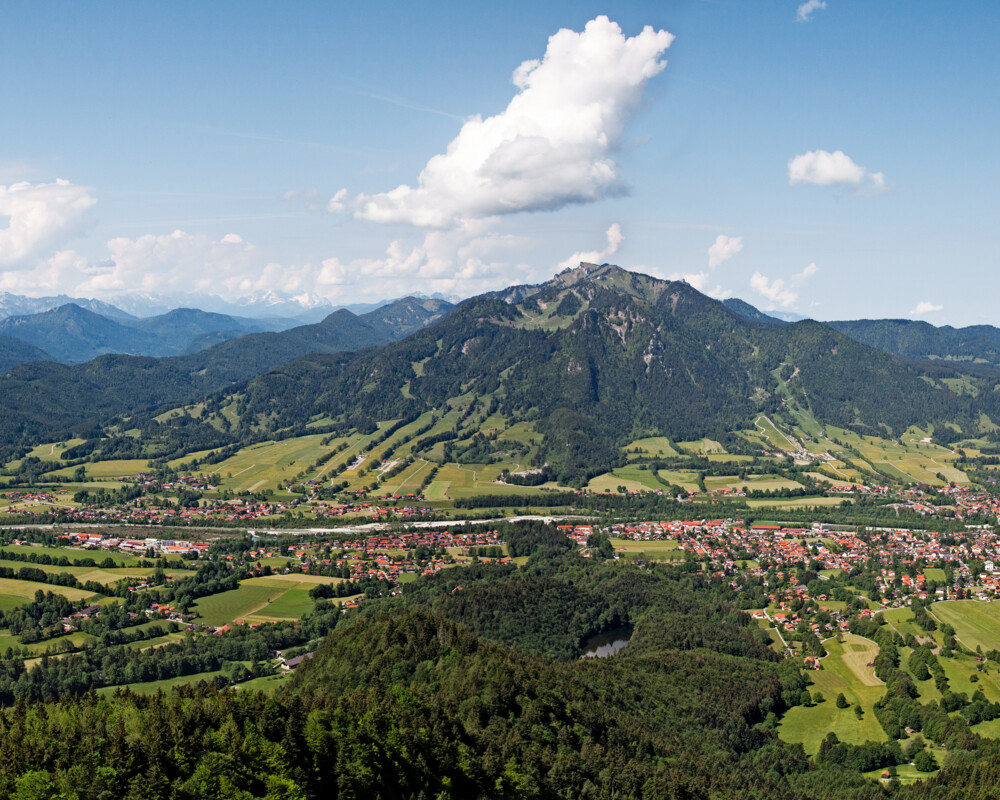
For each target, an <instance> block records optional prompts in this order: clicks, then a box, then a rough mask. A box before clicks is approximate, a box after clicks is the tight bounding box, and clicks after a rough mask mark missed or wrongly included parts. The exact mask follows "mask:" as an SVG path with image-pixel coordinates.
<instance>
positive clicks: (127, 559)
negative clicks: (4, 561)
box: [0, 544, 142, 569]
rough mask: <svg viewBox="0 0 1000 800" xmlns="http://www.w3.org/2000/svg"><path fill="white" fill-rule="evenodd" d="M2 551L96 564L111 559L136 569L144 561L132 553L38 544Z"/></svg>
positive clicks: (23, 545) (11, 546)
mask: <svg viewBox="0 0 1000 800" xmlns="http://www.w3.org/2000/svg"><path fill="white" fill-rule="evenodd" d="M0 549H2V550H6V551H7V552H10V553H35V554H37V555H39V556H41V555H46V556H49V557H50V558H52V559H59V558H66V559H69V560H70V561H73V559H83V558H92V559H94V563H95V564H100V563H101V562H102V561H104V560H105V559H107V558H110V559H111V560H112V561H114V562H115V564H116V565H117V566H120V567H134V566H137V565H138V564H139V562H140V561H142V558H140V557H139V556H134V555H131V554H130V553H116V552H113V551H108V550H85V549H83V548H82V547H49V546H47V545H38V544H5V545H2V546H0ZM25 564H26V566H39V565H36V564H31V563H29V562H25ZM91 569H92V568H91Z"/></svg>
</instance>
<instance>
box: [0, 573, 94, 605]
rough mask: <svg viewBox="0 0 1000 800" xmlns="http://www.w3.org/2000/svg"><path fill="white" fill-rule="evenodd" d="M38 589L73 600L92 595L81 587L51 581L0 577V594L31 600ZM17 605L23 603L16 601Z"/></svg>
mask: <svg viewBox="0 0 1000 800" xmlns="http://www.w3.org/2000/svg"><path fill="white" fill-rule="evenodd" d="M39 590H41V591H43V592H52V593H53V594H61V595H62V596H63V597H66V598H68V599H69V600H73V601H76V600H83V599H85V598H87V597H93V593H92V592H87V591H84V590H83V589H71V588H70V587H68V586H57V585H55V584H52V583H38V582H36V581H19V580H17V579H16V578H0V595H4V596H6V597H13V598H23V599H24V600H32V599H33V598H34V597H35V592H37V591H39ZM17 605H23V602H22V603H18V604H17Z"/></svg>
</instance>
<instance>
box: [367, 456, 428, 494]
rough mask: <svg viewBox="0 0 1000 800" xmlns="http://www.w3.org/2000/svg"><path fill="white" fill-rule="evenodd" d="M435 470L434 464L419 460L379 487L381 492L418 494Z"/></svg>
mask: <svg viewBox="0 0 1000 800" xmlns="http://www.w3.org/2000/svg"><path fill="white" fill-rule="evenodd" d="M432 469H434V464H433V462H430V461H424V460H423V459H422V458H420V459H417V460H416V461H414V462H413V464H411V465H410V466H409V467H407V468H406V469H405V470H403V471H402V472H401V473H399V474H398V475H397V476H396V477H394V478H389V479H388V480H385V481H383V482H382V483H381V484H380V485H379V491H380V492H385V493H392V494H401V495H407V494H417V493H418V492H420V487H421V485H422V484H423V482H424V478H426V477H427V475H428V474H429V473H430V471H431V470H432Z"/></svg>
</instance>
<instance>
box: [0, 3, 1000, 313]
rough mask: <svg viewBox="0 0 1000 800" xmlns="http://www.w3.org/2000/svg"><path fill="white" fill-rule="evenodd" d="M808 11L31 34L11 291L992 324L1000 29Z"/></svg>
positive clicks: (196, 17) (839, 6) (13, 129)
mask: <svg viewBox="0 0 1000 800" xmlns="http://www.w3.org/2000/svg"><path fill="white" fill-rule="evenodd" d="M801 6H803V3H801V2H795V1H794V0H793V2H784V0H780V1H779V0H767V1H766V2H758V1H757V0H746V2H735V1H734V2H727V1H726V0H718V1H717V2H710V1H709V0H700V1H697V2H671V1H670V0H660V1H659V2H649V3H639V2H634V3H628V2H618V3H615V4H614V5H613V7H609V6H607V5H601V4H596V3H589V2H572V3H569V2H546V3H527V2H509V3H506V4H502V5H499V4H474V5H473V4H467V3H424V4H412V3H411V4H402V3H384V2H383V3H379V2H373V3H366V4H363V5H358V6H350V7H349V6H348V5H347V4H340V3H336V4H333V3H294V2H291V3H283V4H280V6H279V5H278V4H274V3H255V2H239V3H235V2H234V3H225V2H219V3H211V4H207V3H193V2H190V3H185V2H174V3H169V4H167V3H163V4H137V3H131V2H128V3H125V2H123V3H111V2H108V3H103V4H100V5H98V4H82V3H73V2H62V3H51V2H38V3H32V4H22V6H21V7H19V8H17V9H16V11H8V14H7V16H6V18H5V20H4V24H3V26H0V71H2V77H3V80H2V81H0V108H3V109H4V110H5V111H4V114H3V121H2V122H0V186H3V187H4V188H3V189H0V290H6V291H14V292H19V293H24V294H32V295H42V294H53V293H56V292H66V293H69V294H75V295H85V296H100V297H106V298H108V297H116V296H119V295H122V294H127V293H129V292H132V291H144V292H150V293H164V294H173V295H181V294H184V293H196V294H202V295H204V294H218V295H221V296H225V297H237V296H247V295H254V294H262V293H265V292H277V293H281V294H287V295H294V296H300V297H303V298H304V297H323V298H327V299H329V300H331V301H332V302H334V303H350V302H356V301H368V300H373V299H378V298H382V297H392V296H400V295H402V294H405V293H407V292H411V291H423V292H425V293H428V294H430V293H432V292H443V293H445V294H448V295H453V294H454V295H460V296H467V295H471V294H475V293H478V292H480V291H483V290H486V289H492V288H498V287H499V286H503V285H506V284H509V283H515V282H525V281H532V282H533V281H539V280H544V279H546V278H547V277H549V276H551V275H552V274H553V273H554V272H556V271H558V270H559V269H560V268H561V265H565V264H568V263H572V259H573V258H574V257H575V256H584V257H591V256H592V257H594V258H596V259H598V260H601V261H604V260H607V261H612V262H614V263H618V264H621V265H622V266H624V267H626V268H630V269H637V270H641V271H645V272H649V273H651V274H655V275H660V276H664V277H667V276H671V277H681V276H684V277H686V278H687V279H688V280H689V281H690V282H691V283H692V284H694V285H696V286H698V287H699V288H701V289H703V290H704V291H707V292H711V293H713V294H715V295H716V296H728V295H735V296H739V297H743V298H745V299H747V300H748V301H750V302H752V303H755V304H756V305H758V306H760V307H762V308H773V309H779V310H786V311H795V312H798V313H801V314H804V315H808V316H815V317H817V318H821V319H843V318H857V317H866V316H867V317H917V318H923V319H927V320H929V321H931V322H935V323H937V324H943V323H946V322H947V323H951V324H956V325H962V324H975V323H982V322H989V323H994V324H1000V312H997V311H996V310H995V309H994V304H993V303H992V302H991V299H992V298H991V297H990V294H991V293H990V292H989V291H984V289H987V287H989V286H990V284H991V278H992V276H993V273H994V270H995V263H996V260H997V257H996V252H997V245H996V233H995V226H996V219H997V217H998V213H997V212H998V210H1000V209H998V202H997V199H996V186H997V184H998V180H997V179H998V177H1000V175H998V172H1000V166H998V158H997V154H996V146H995V144H994V139H995V132H996V130H997V128H998V124H997V123H998V122H1000V120H998V117H1000V109H998V107H997V104H996V102H994V98H995V97H997V96H998V91H997V90H998V86H997V83H998V81H1000V69H998V66H1000V64H998V63H997V62H998V60H1000V55H998V49H997V48H996V47H995V45H994V42H993V41H992V39H993V31H995V30H996V27H997V23H998V22H1000V7H998V6H996V5H995V4H993V3H987V2H959V3H953V4H943V3H939V2H938V3H932V2H920V1H919V0H910V1H909V2H907V1H905V0H900V1H898V2H891V1H889V0H886V1H885V2H881V1H879V2H870V1H868V0H865V1H862V0H826V2H825V4H824V3H813V4H811V6H809V7H806V8H804V9H803V11H802V13H801V14H800V12H799V9H800V7H801ZM601 15H607V16H608V17H610V19H609V20H607V21H602V20H601V19H600V16H601ZM588 23H589V25H588ZM646 26H649V29H648V30H647V31H646V32H645V33H643V31H644V28H646ZM562 29H567V31H566V33H565V34H557V32H559V31H560V30H562ZM615 31H618V33H617V38H616V34H615ZM661 31H663V32H669V34H670V35H672V36H673V37H675V38H673V39H671V37H670V36H668V35H667V33H660V32H661ZM570 32H572V33H570ZM550 37H555V38H554V39H553V40H552V42H550ZM553 42H554V44H553ZM668 45H669V46H668ZM628 54H631V55H628ZM531 60H539V61H541V62H542V64H541V65H540V66H537V67H536V68H534V69H532V68H527V69H526V70H525V71H524V74H523V75H522V78H521V79H520V80H521V85H520V86H517V85H515V83H514V82H513V80H512V76H513V75H514V73H515V70H517V69H518V67H519V65H521V64H522V63H523V62H528V61H531ZM664 62H666V63H665V66H664ZM477 115H478V117H479V118H482V120H484V122H483V123H482V124H478V123H475V121H474V120H475V118H476V117H477ZM470 120H473V122H472V123H470V122H469V121H470ZM463 126H464V127H463ZM449 148H451V150H449ZM446 153H447V154H448V155H446V156H443V157H439V158H437V159H435V158H434V157H435V156H441V154H446ZM432 159H434V161H432ZM422 173H423V175H424V177H423V178H421V175H422ZM57 181H58V182H57ZM403 186H405V187H411V188H410V189H408V190H400V189H397V187H403ZM393 190H396V191H395V192H394V191H393ZM609 231H610V233H609Z"/></svg>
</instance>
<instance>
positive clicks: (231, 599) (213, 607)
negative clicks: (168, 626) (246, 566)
mask: <svg viewBox="0 0 1000 800" xmlns="http://www.w3.org/2000/svg"><path fill="white" fill-rule="evenodd" d="M339 580H340V578H325V577H322V576H318V575H302V574H294V573H290V574H288V575H271V576H267V577H261V578H248V579H247V580H245V581H242V582H241V583H240V585H239V586H238V587H237V588H236V589H230V590H229V591H227V592H220V593H219V594H213V595H209V596H208V597H202V598H200V599H199V600H198V602H196V603H195V604H194V606H193V607H192V610H193V611H194V612H195V613H197V614H198V617H199V622H201V623H203V624H205V625H211V626H213V627H220V626H222V625H226V624H229V623H232V622H235V621H236V620H245V621H247V622H277V621H281V620H289V619H298V618H299V617H301V616H302V615H303V614H305V613H306V612H307V611H309V610H311V609H312V607H313V605H314V601H313V599H312V598H311V597H309V590H310V589H312V587H313V586H316V585H317V584H320V583H337V582H338V581H339Z"/></svg>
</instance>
